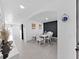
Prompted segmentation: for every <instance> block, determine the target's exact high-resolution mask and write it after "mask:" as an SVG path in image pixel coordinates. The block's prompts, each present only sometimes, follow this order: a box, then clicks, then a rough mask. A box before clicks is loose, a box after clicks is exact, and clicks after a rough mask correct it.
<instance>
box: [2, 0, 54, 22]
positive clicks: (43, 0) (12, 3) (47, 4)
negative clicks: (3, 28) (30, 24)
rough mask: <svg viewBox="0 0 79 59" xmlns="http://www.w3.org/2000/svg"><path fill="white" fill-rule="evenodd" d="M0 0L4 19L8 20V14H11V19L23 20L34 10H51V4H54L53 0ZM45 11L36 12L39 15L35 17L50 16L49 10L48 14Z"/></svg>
mask: <svg viewBox="0 0 79 59" xmlns="http://www.w3.org/2000/svg"><path fill="white" fill-rule="evenodd" d="M1 2H2V6H3V10H4V14H5V18H6V20H8V19H7V18H9V16H12V18H11V17H10V19H12V20H13V21H19V20H21V21H25V20H27V18H28V17H29V16H30V15H32V14H33V13H35V12H38V11H40V10H51V9H52V4H54V2H55V0H1ZM20 5H23V6H24V9H21V8H20ZM47 13H48V12H46V13H45V12H44V13H41V14H38V15H39V16H37V18H39V17H40V18H39V19H43V18H44V17H45V16H46V17H50V18H51V17H52V16H51V15H52V14H51V13H50V12H49V13H50V14H49V13H48V14H47ZM45 14H46V15H45ZM54 14H55V13H54ZM54 14H53V16H54ZM43 15H44V16H43ZM34 17H35V16H34ZM34 17H33V18H34ZM42 17H43V18H42ZM35 18H36V17H35ZM52 18H53V17H52Z"/></svg>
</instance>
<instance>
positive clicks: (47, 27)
mask: <svg viewBox="0 0 79 59" xmlns="http://www.w3.org/2000/svg"><path fill="white" fill-rule="evenodd" d="M43 27H44V32H45V31H47V32H48V31H52V32H53V33H54V34H53V37H57V21H52V22H46V23H43Z"/></svg>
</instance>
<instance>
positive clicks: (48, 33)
mask: <svg viewBox="0 0 79 59" xmlns="http://www.w3.org/2000/svg"><path fill="white" fill-rule="evenodd" d="M52 35H53V32H51V31H49V32H47V36H48V37H47V38H46V39H47V41H48V43H50V42H51V38H52Z"/></svg>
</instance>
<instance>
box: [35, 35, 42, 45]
mask: <svg viewBox="0 0 79 59" xmlns="http://www.w3.org/2000/svg"><path fill="white" fill-rule="evenodd" d="M36 41H37V42H38V43H39V44H41V43H42V41H43V38H41V37H40V36H39V35H37V36H36Z"/></svg>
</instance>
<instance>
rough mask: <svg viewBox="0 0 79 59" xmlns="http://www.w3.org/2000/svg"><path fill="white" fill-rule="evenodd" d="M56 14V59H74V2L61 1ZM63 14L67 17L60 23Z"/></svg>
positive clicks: (71, 0) (68, 0) (74, 0)
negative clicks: (66, 19) (67, 17)
mask: <svg viewBox="0 0 79 59" xmlns="http://www.w3.org/2000/svg"><path fill="white" fill-rule="evenodd" d="M60 8H61V9H60V10H59V13H58V59H76V51H75V48H76V0H61V7H60ZM63 13H67V14H68V15H69V19H68V21H67V22H62V21H61V16H62V15H63Z"/></svg>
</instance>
